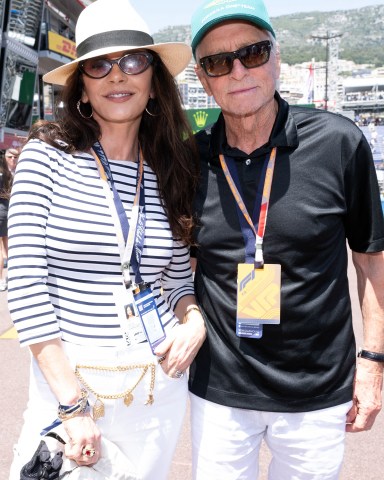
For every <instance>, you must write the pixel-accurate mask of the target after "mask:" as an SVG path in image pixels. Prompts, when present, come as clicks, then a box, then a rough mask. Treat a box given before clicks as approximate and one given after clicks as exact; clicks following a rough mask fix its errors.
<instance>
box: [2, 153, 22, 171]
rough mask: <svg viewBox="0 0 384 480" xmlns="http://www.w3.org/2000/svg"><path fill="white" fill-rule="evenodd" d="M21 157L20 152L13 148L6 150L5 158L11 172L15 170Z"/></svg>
mask: <svg viewBox="0 0 384 480" xmlns="http://www.w3.org/2000/svg"><path fill="white" fill-rule="evenodd" d="M18 159H19V152H18V151H17V150H15V149H13V148H11V149H10V150H7V151H6V152H5V160H6V162H7V165H8V168H9V170H10V171H11V172H14V171H15V168H16V164H17V160H18Z"/></svg>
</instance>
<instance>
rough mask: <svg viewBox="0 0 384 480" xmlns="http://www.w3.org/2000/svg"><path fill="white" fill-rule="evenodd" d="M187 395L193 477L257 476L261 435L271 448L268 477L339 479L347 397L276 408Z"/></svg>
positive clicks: (229, 479) (248, 479)
mask: <svg viewBox="0 0 384 480" xmlns="http://www.w3.org/2000/svg"><path fill="white" fill-rule="evenodd" d="M190 399H191V419H192V468H193V478H194V479H195V480H216V479H217V480H256V479H257V477H258V473H259V466H258V463H259V451H260V446H261V442H262V440H263V439H264V440H265V442H266V444H267V445H268V447H269V449H270V451H271V453H272V460H271V463H270V465H269V471H268V479H269V480H337V478H338V475H339V472H340V468H341V464H342V461H343V455H344V440H345V424H346V414H347V412H348V410H349V409H350V407H351V402H348V403H345V404H342V405H338V406H336V407H332V408H326V409H323V410H317V411H313V412H304V413H275V412H260V411H254V410H244V409H240V408H231V407H226V406H223V405H218V404H216V403H212V402H209V401H207V400H203V399H202V398H199V397H197V396H196V395H193V394H190Z"/></svg>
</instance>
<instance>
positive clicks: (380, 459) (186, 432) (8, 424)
mask: <svg viewBox="0 0 384 480" xmlns="http://www.w3.org/2000/svg"><path fill="white" fill-rule="evenodd" d="M348 276H349V282H350V290H351V298H352V305H353V312H354V327H355V333H356V338H357V345H360V344H361V336H362V325H361V315H360V311H359V304H358V297H357V290H356V276H355V273H354V270H353V268H350V269H349V273H348ZM28 366H29V351H28V349H25V348H23V349H21V348H20V346H19V343H18V340H17V338H16V334H15V331H14V329H13V328H12V323H11V320H10V317H9V312H8V309H7V303H6V292H1V293H0V379H1V380H0V382H1V383H0V385H1V389H0V452H1V453H0V480H8V472H9V466H10V463H11V461H12V447H13V444H14V443H15V441H16V440H17V437H18V434H19V431H20V429H21V425H22V414H23V410H24V408H25V405H26V401H27V395H28ZM190 452H191V441H190V426H189V414H187V416H186V419H185V423H184V427H183V431H182V433H181V436H180V440H179V445H178V448H177V450H176V452H175V456H174V460H173V464H172V468H171V472H170V476H169V480H190V479H191V478H192V474H191V453H190ZM269 459H270V453H269V451H268V450H267V448H266V447H265V446H263V448H262V451H261V454H260V463H261V471H260V475H259V479H258V480H267V469H268V462H269ZM383 479H384V413H383V411H382V412H381V413H380V414H379V416H378V417H377V419H376V422H375V425H374V427H373V428H372V430H370V431H369V432H363V433H358V434H347V440H346V452H345V459H344V464H343V469H342V473H341V475H340V478H339V480H383ZM154 480H155V479H154ZM212 480H215V479H212ZM220 480H225V479H220ZM255 480H256V479H255Z"/></svg>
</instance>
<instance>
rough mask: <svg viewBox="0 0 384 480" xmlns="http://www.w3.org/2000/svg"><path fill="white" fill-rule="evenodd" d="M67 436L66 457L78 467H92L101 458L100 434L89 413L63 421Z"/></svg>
mask: <svg viewBox="0 0 384 480" xmlns="http://www.w3.org/2000/svg"><path fill="white" fill-rule="evenodd" d="M63 426H64V429H65V431H66V433H67V435H68V438H69V440H68V442H67V443H66V445H65V455H66V457H68V458H70V459H71V460H74V461H75V462H76V463H77V464H78V465H87V466H89V465H93V464H95V463H96V462H97V461H98V460H99V458H100V456H101V434H100V431H99V429H98V428H97V426H96V424H95V422H94V420H93V418H92V417H91V415H90V414H89V413H84V414H81V415H77V416H75V417H72V418H70V419H68V420H64V421H63Z"/></svg>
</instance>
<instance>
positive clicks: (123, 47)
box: [43, 0, 192, 85]
mask: <svg viewBox="0 0 384 480" xmlns="http://www.w3.org/2000/svg"><path fill="white" fill-rule="evenodd" d="M137 49H146V50H152V51H154V52H156V53H157V54H158V55H159V56H160V58H161V60H162V61H163V63H164V64H165V66H166V67H167V68H168V70H169V72H170V73H171V75H172V76H173V77H175V76H176V75H178V74H179V73H181V72H182V71H183V70H184V69H185V67H187V65H188V63H189V62H190V60H191V58H192V50H191V47H190V46H189V45H187V44H186V43H182V42H173V43H157V44H154V42H153V38H152V37H151V35H150V33H149V28H148V26H147V24H146V22H145V21H144V20H143V19H142V17H141V16H140V15H139V14H138V13H137V12H136V10H135V9H134V8H133V7H132V5H131V4H130V2H129V1H128V0H96V1H95V2H94V3H91V4H90V5H89V6H88V7H86V8H85V9H84V10H83V11H82V12H81V13H80V15H79V18H78V20H77V24H76V50H77V58H76V60H73V61H72V62H70V63H67V64H65V65H62V66H60V67H58V68H55V69H54V70H52V71H51V72H48V73H46V74H45V75H44V76H43V80H44V81H45V82H47V83H53V84H56V85H65V84H66V83H67V80H68V77H69V76H70V75H71V74H72V73H73V72H74V71H75V70H76V68H77V67H78V64H79V62H82V61H83V60H86V59H87V58H94V57H99V56H101V55H108V54H109V53H114V52H120V51H129V50H137Z"/></svg>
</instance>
